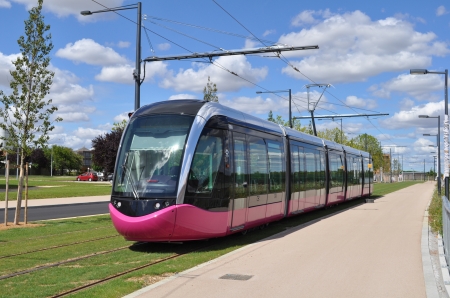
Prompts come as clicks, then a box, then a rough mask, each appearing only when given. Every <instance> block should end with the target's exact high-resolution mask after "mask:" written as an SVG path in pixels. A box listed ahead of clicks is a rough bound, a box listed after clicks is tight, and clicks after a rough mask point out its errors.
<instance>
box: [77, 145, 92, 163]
mask: <svg viewBox="0 0 450 298" xmlns="http://www.w3.org/2000/svg"><path fill="white" fill-rule="evenodd" d="M75 152H76V153H78V154H80V155H81V156H82V157H83V161H82V164H81V167H84V168H92V150H89V149H88V148H86V147H83V148H80V149H78V150H75Z"/></svg>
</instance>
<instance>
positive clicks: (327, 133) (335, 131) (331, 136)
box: [317, 127, 347, 145]
mask: <svg viewBox="0 0 450 298" xmlns="http://www.w3.org/2000/svg"><path fill="white" fill-rule="evenodd" d="M317 136H318V137H319V138H322V139H326V140H330V141H333V142H336V143H339V144H343V145H346V144H347V137H346V136H345V134H344V133H343V132H342V130H340V129H339V128H337V127H335V128H332V129H325V130H324V131H318V132H317ZM341 138H342V141H341Z"/></svg>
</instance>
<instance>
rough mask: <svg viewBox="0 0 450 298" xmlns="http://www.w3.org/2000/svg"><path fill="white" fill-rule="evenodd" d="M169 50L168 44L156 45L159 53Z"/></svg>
mask: <svg viewBox="0 0 450 298" xmlns="http://www.w3.org/2000/svg"><path fill="white" fill-rule="evenodd" d="M169 49H170V43H167V42H166V43H160V44H158V50H160V51H167V50H169Z"/></svg>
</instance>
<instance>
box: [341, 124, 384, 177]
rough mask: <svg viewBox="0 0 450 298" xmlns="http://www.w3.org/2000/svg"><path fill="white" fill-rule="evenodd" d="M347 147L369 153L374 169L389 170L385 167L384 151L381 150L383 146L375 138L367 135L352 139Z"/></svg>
mask: <svg viewBox="0 0 450 298" xmlns="http://www.w3.org/2000/svg"><path fill="white" fill-rule="evenodd" d="M346 145H347V146H350V147H353V148H355V149H360V150H363V151H366V152H369V153H370V155H371V156H372V159H373V169H379V168H380V167H383V168H384V169H387V167H386V165H383V151H382V150H381V144H380V142H379V141H378V139H377V138H375V137H374V136H371V135H369V134H366V133H365V134H362V135H359V136H357V137H355V138H353V139H351V140H350V141H348V142H347V144H346ZM388 166H389V165H388ZM389 168H390V166H389Z"/></svg>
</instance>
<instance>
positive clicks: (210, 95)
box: [203, 77, 219, 102]
mask: <svg viewBox="0 0 450 298" xmlns="http://www.w3.org/2000/svg"><path fill="white" fill-rule="evenodd" d="M203 100H206V101H214V102H219V98H218V97H217V86H216V84H215V83H213V82H211V81H210V79H209V77H208V83H206V87H205V88H203Z"/></svg>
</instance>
